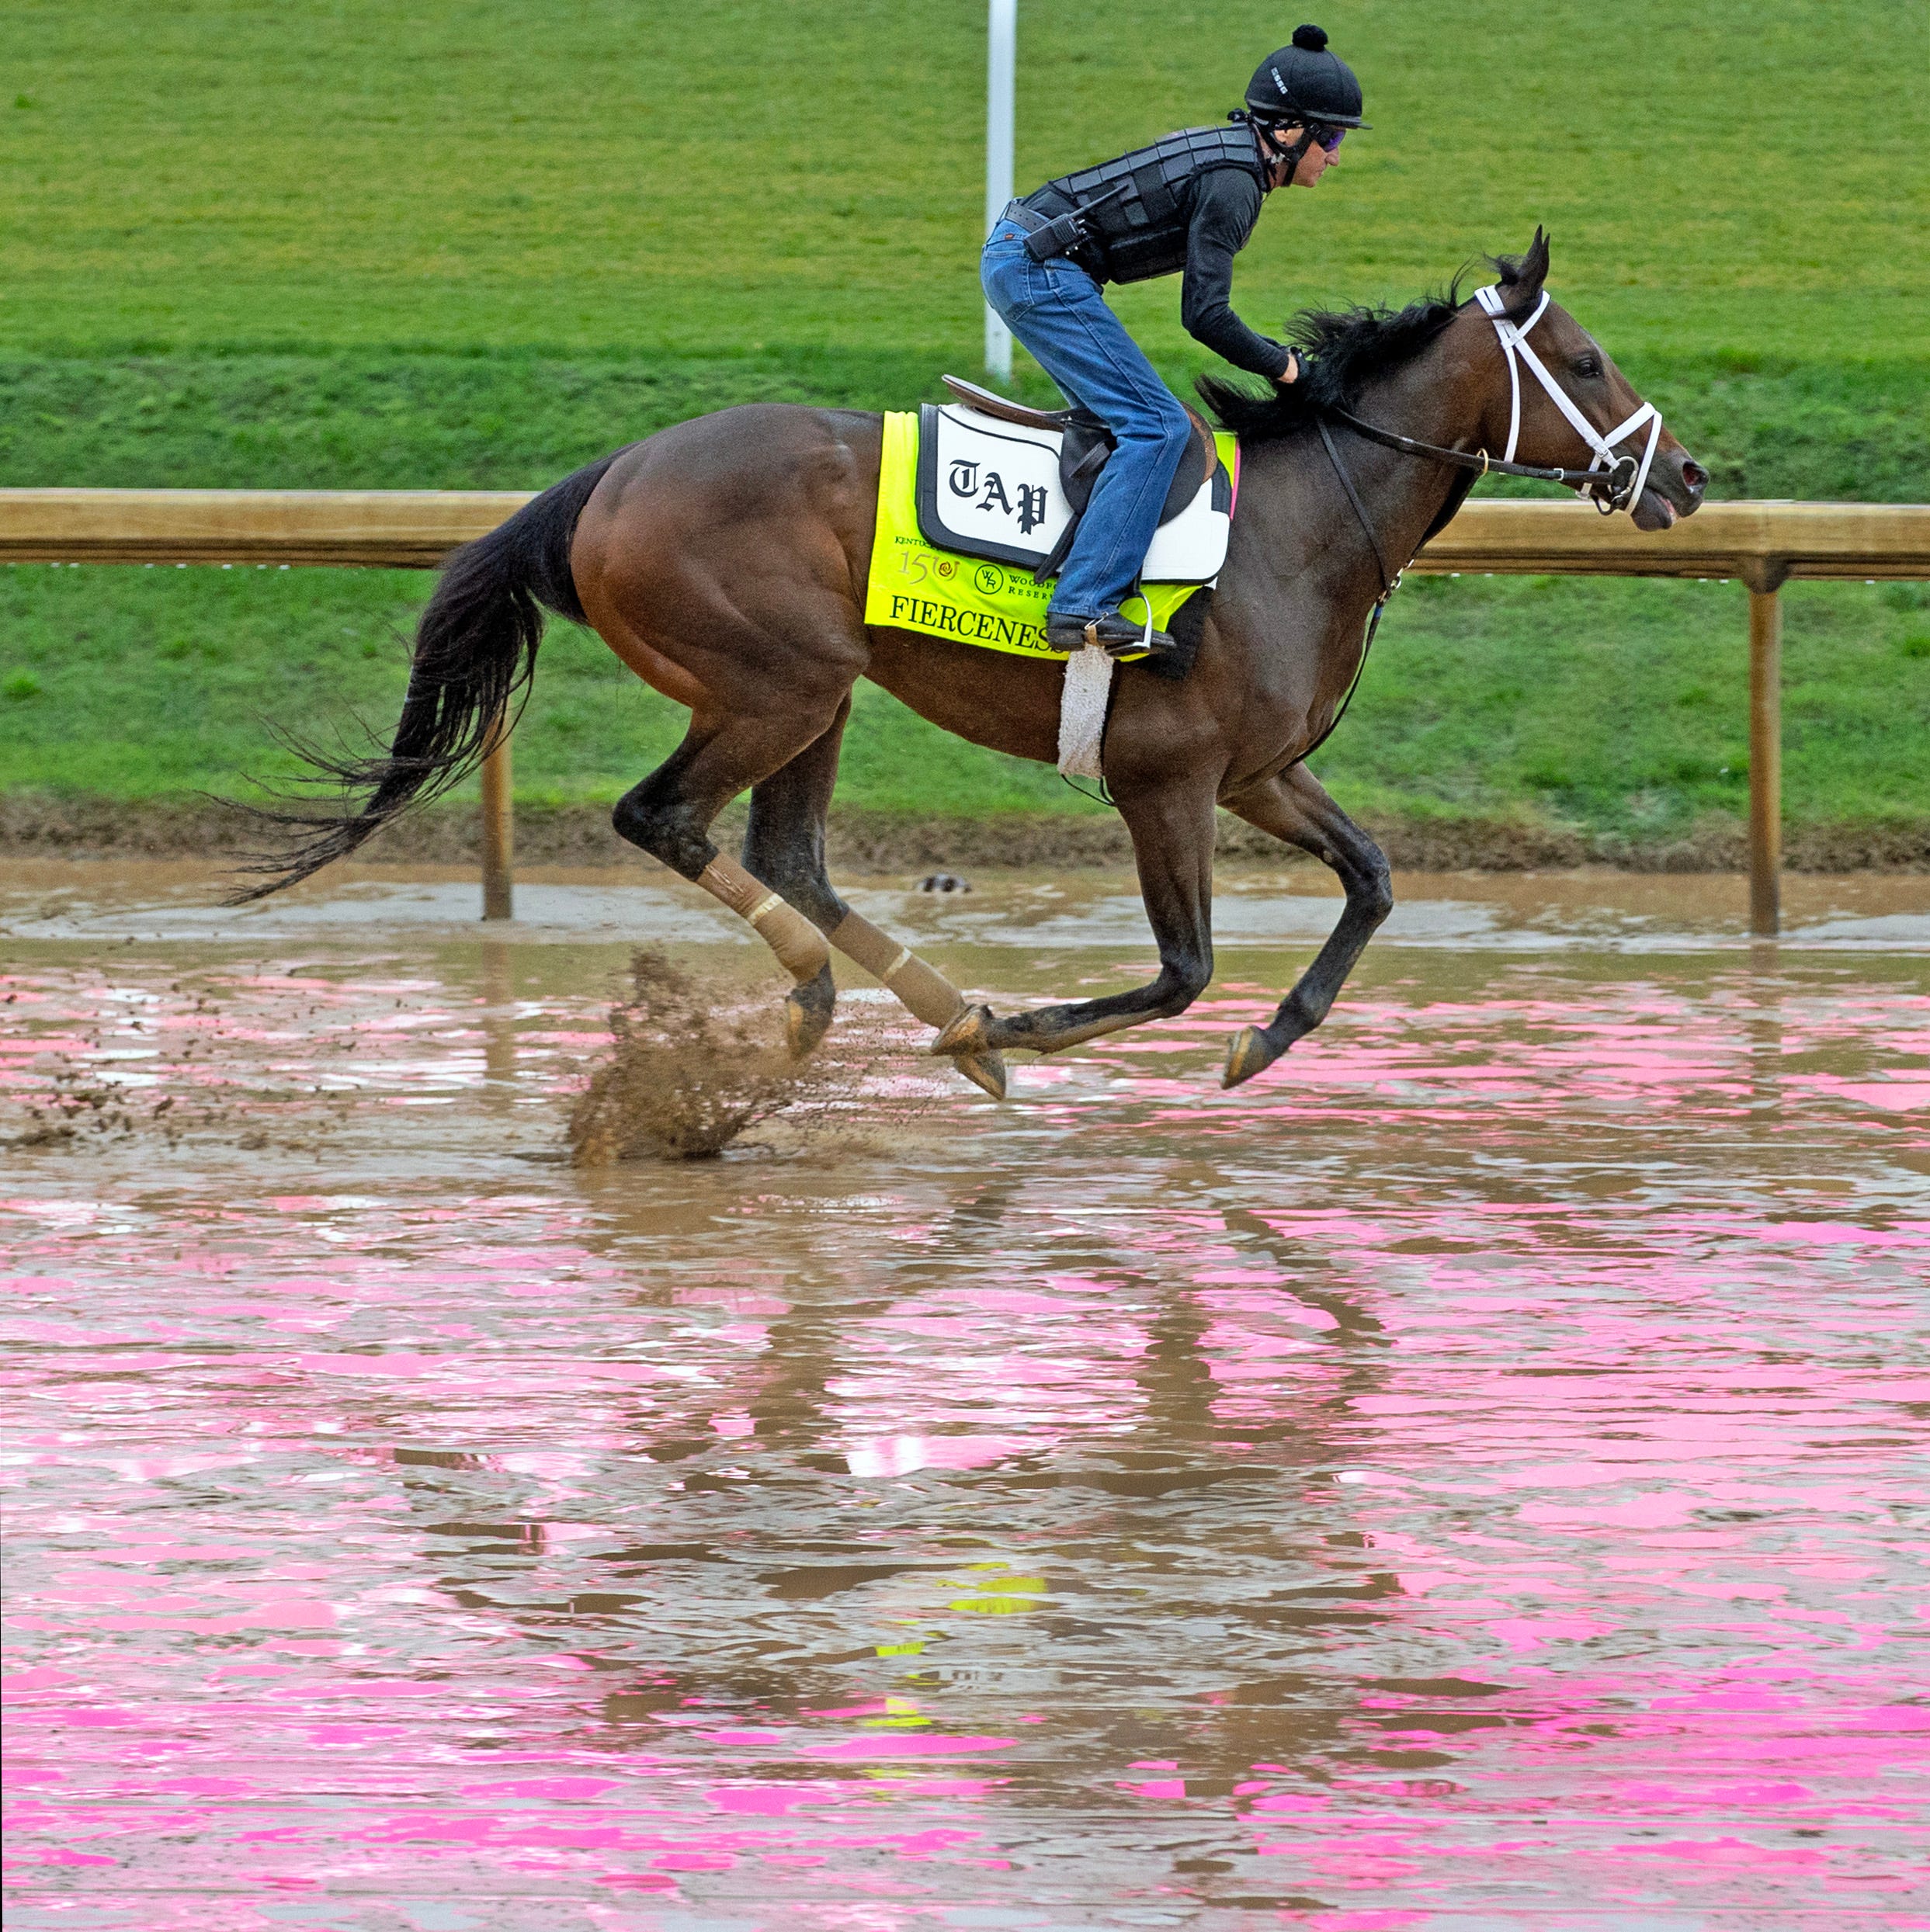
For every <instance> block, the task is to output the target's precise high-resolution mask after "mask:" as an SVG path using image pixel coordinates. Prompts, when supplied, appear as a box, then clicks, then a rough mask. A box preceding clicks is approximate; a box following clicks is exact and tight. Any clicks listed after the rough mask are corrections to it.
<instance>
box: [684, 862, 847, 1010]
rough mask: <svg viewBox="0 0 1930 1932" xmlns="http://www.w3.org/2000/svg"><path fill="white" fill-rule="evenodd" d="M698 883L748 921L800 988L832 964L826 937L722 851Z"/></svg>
mask: <svg viewBox="0 0 1930 1932" xmlns="http://www.w3.org/2000/svg"><path fill="white" fill-rule="evenodd" d="M697 883H698V884H699V886H702V887H703V889H704V890H705V891H706V892H707V893H710V896H711V897H712V898H713V899H718V900H722V901H723V902H724V904H725V905H727V906H728V907H730V908H731V911H733V912H734V913H735V914H737V915H738V917H739V918H740V919H742V920H745V921H748V923H749V924H750V925H751V927H752V929H753V930H754V931H755V932H756V934H757V936H758V938H760V939H762V941H763V942H764V943H765V945H767V946H769V948H770V949H771V950H772V952H775V953H776V955H777V959H778V963H779V965H780V966H783V969H784V970H785V971H786V973H789V974H790V976H791V977H792V978H793V980H796V981H797V983H798V984H799V985H800V986H802V985H803V984H804V982H805V981H806V980H814V979H816V978H817V976H818V974H819V973H821V972H823V971H824V968H825V967H826V966H828V965H830V963H831V949H830V948H829V947H828V946H827V945H825V944H824V935H823V934H822V933H821V932H820V931H818V930H817V928H816V927H815V926H814V925H813V924H811V921H809V920H808V919H807V918H806V917H804V914H802V913H801V912H800V911H797V908H796V907H793V906H790V905H787V904H786V903H785V902H784V900H783V899H782V898H780V897H779V896H778V894H777V893H774V892H772V890H771V889H770V887H769V886H767V885H765V883H763V882H762V880H761V879H753V878H752V876H751V875H750V874H749V873H748V872H746V871H745V869H744V868H743V867H742V866H741V865H739V864H738V862H737V861H736V860H735V859H734V858H725V857H724V855H723V854H722V853H721V852H720V853H719V854H718V855H717V857H716V858H713V859H712V860H711V862H710V864H709V865H706V866H705V867H704V869H703V872H701V873H700V874H699V876H698V879H697ZM847 923H849V922H847Z"/></svg>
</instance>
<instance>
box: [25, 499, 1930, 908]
mask: <svg viewBox="0 0 1930 1932" xmlns="http://www.w3.org/2000/svg"><path fill="white" fill-rule="evenodd" d="M527 501H529V495H528V494H527V493H526V492H523V491H509V490H466V491H446V490H0V563H16V564H30V563H50V564H338V565H340V564H372V565H389V566H398V565H399V566H402V567H415V568H422V569H428V568H431V567H433V566H435V565H436V564H439V563H440V562H441V561H442V560H443V557H446V556H447V555H448V553H450V551H451V550H453V549H454V548H455V547H456V546H457V545H458V544H460V543H468V542H470V540H471V539H474V538H476V537H478V536H483V535H484V534H486V533H487V532H488V531H490V530H492V529H495V526H496V525H498V523H500V522H502V520H503V519H504V518H505V517H507V516H508V515H510V514H511V512H513V511H515V510H517V509H519V508H521V507H522V505H523V504H525V503H526V502H527ZM1414 568H1415V570H1417V571H1429V572H1433V573H1435V574H1442V573H1447V574H1463V575H1470V576H1471V575H1475V574H1484V573H1494V574H1512V575H1527V576H1538V575H1543V574H1558V575H1587V576H1609V577H1690V578H1740V579H1741V581H1742V582H1743V583H1744V584H1746V585H1747V586H1748V591H1749V879H1750V883H1749V907H1750V924H1751V930H1752V931H1755V932H1757V933H1758V934H1762V935H1773V934H1774V933H1775V932H1776V929H1777V927H1778V924H1779V920H1780V911H1781V907H1780V899H1781V885H1780V881H1781V872H1782V609H1781V605H1779V602H1778V600H1777V595H1776V593H1777V592H1778V591H1779V590H1780V589H1781V588H1782V585H1783V584H1784V583H1786V581H1788V580H1789V578H1793V577H1795V578H1852V579H1857V578H1860V579H1864V580H1871V579H1875V578H1926V577H1930V505H1922V504H1858V503H1711V504H1708V505H1705V506H1704V507H1703V509H1702V511H1701V512H1699V514H1698V515H1696V516H1694V517H1692V518H1690V519H1688V520H1687V521H1686V522H1682V523H1678V525H1676V526H1675V529H1672V530H1668V531H1664V532H1661V533H1659V534H1657V535H1653V536H1647V535H1644V533H1643V532H1640V531H1639V530H1637V529H1635V528H1634V527H1633V525H1631V524H1630V523H1629V522H1627V521H1626V519H1624V518H1621V517H1603V516H1599V515H1597V514H1596V513H1595V511H1594V510H1592V508H1588V506H1587V505H1582V504H1574V503H1553V502H1548V503H1543V502H1525V501H1522V502H1517V501H1494V500H1486V501H1480V502H1476V503H1470V504H1469V505H1467V507H1466V508H1463V510H1462V512H1461V513H1460V515H1459V516H1457V517H1456V519H1454V521H1453V522H1452V523H1451V524H1449V526H1448V527H1447V529H1445V530H1444V531H1442V533H1441V534H1440V536H1438V537H1436V538H1435V539H1434V541H1433V542H1432V543H1430V544H1429V545H1428V546H1427V548H1426V549H1425V550H1424V551H1422V552H1421V555H1420V557H1418V559H1417V560H1415V564H1414ZM483 831H484V862H483V893H484V917H485V918H508V917H510V915H511V911H512V884H511V859H512V850H511V840H512V835H513V824H512V812H511V806H510V793H509V740H508V737H506V736H504V737H499V738H498V740H497V741H496V743H495V745H494V747H492V749H491V752H490V754H489V757H488V759H487V761H485V763H484V767H483Z"/></svg>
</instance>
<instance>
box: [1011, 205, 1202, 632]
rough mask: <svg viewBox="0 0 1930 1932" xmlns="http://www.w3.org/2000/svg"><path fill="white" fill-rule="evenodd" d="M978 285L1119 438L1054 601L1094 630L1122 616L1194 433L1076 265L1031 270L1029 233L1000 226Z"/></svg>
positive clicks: (1061, 612) (1064, 386)
mask: <svg viewBox="0 0 1930 1932" xmlns="http://www.w3.org/2000/svg"><path fill="white" fill-rule="evenodd" d="M978 279H979V281H980V283H981V284H982V285H983V286H984V290H985V300H987V301H988V302H989V303H991V305H992V307H994V308H995V309H996V310H998V313H999V314H1001V315H1002V316H1003V317H1005V322H1006V325H1007V327H1008V328H1010V329H1011V331H1012V334H1013V335H1015V336H1017V337H1018V338H1019V341H1020V342H1022V343H1024V345H1026V348H1027V349H1029V350H1030V351H1031V352H1032V355H1033V359H1034V360H1035V361H1036V362H1037V363H1038V365H1039V366H1040V368H1041V369H1043V370H1044V371H1045V372H1046V373H1047V375H1048V376H1050V377H1051V378H1052V380H1054V382H1055V383H1057V384H1058V386H1059V387H1060V390H1063V391H1064V394H1065V395H1066V397H1067V399H1068V400H1069V401H1072V402H1074V403H1076V404H1078V405H1079V406H1080V407H1081V408H1084V409H1086V410H1088V411H1091V412H1092V414H1094V415H1095V416H1096V417H1098V418H1099V420H1100V421H1102V423H1104V424H1105V425H1106V428H1109V430H1111V431H1112V432H1113V435H1114V436H1115V437H1116V438H1117V439H1118V444H1119V446H1118V447H1117V448H1116V449H1115V450H1114V451H1113V454H1112V456H1111V457H1110V458H1109V460H1108V461H1107V463H1106V467H1105V468H1104V469H1103V470H1101V471H1100V472H1099V482H1098V484H1096V485H1095V487H1094V489H1093V491H1092V501H1091V502H1090V503H1089V504H1088V505H1087V506H1086V512H1085V517H1084V519H1082V520H1081V522H1080V525H1079V528H1078V534H1077V535H1076V536H1074V538H1073V540H1072V548H1071V551H1070V552H1069V553H1067V557H1066V560H1065V567H1064V570H1062V571H1060V574H1059V581H1058V584H1057V587H1056V588H1054V591H1053V593H1052V608H1051V610H1050V613H1049V614H1050V616H1053V617H1069V618H1075V619H1078V621H1079V622H1080V623H1089V622H1090V621H1091V620H1092V619H1094V618H1095V617H1103V616H1105V615H1106V613H1107V612H1109V611H1113V610H1116V609H1118V608H1119V605H1120V604H1121V602H1123V600H1124V599H1125V598H1126V596H1127V595H1128V594H1129V593H1130V591H1131V590H1132V588H1133V581H1134V580H1135V579H1136V578H1137V577H1138V575H1139V570H1140V565H1141V564H1143V563H1144V562H1145V560H1146V552H1147V549H1148V547H1149V546H1151V543H1152V540H1153V532H1154V531H1155V530H1157V529H1158V528H1159V513H1160V511H1161V508H1164V507H1165V501H1166V492H1167V491H1168V490H1170V489H1171V488H1172V485H1173V477H1174V475H1175V473H1176V472H1177V471H1178V468H1179V460H1180V458H1181V457H1182V456H1184V455H1185V452H1186V439H1187V438H1188V436H1189V435H1191V434H1192V425H1191V424H1190V423H1189V421H1188V420H1187V416H1186V412H1185V410H1184V409H1182V408H1181V407H1180V405H1179V403H1178V400H1177V399H1176V398H1175V397H1174V395H1173V393H1172V390H1169V389H1168V387H1166V385H1165V383H1162V382H1161V380H1159V376H1158V373H1157V372H1156V371H1155V370H1154V367H1153V366H1152V364H1151V362H1148V361H1147V359H1146V357H1145V356H1144V353H1143V352H1142V351H1141V350H1140V346H1139V345H1138V344H1137V342H1134V341H1133V338H1132V337H1131V336H1130V335H1127V334H1126V326H1125V324H1123V322H1121V321H1120V320H1119V317H1117V316H1116V315H1115V314H1113V311H1112V310H1110V309H1109V308H1108V307H1106V298H1105V297H1103V296H1102V295H1101V294H1100V293H1099V284H1098V283H1096V282H1095V281H1094V280H1093V279H1092V276H1089V275H1088V274H1087V273H1086V272H1085V269H1082V268H1081V267H1079V266H1078V264H1077V263H1076V262H1068V261H1067V259H1066V258H1064V256H1063V255H1061V256H1059V257H1058V258H1057V259H1055V260H1054V261H1050V262H1036V261H1034V260H1033V258H1032V257H1031V255H1029V254H1027V253H1026V238H1025V231H1024V230H1023V229H1022V228H1021V227H1019V224H1017V223H1016V222H1012V221H1001V222H1000V223H999V224H998V227H995V228H994V229H993V230H992V232H991V240H990V241H988V242H987V243H986V244H985V252H984V255H983V256H982V257H981V260H980V263H979V271H978Z"/></svg>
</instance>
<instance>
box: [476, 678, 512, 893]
mask: <svg viewBox="0 0 1930 1932" xmlns="http://www.w3.org/2000/svg"><path fill="white" fill-rule="evenodd" d="M515 810H516V808H515V799H514V797H513V796H512V791H511V785H510V768H509V723H508V720H506V719H505V718H502V717H501V716H498V719H497V720H496V722H495V725H494V726H493V727H491V736H490V741H489V749H488V751H486V752H484V754H483V761H482V889H483V912H482V916H483V917H484V918H485V919H513V918H515V916H516V895H515V874H514V872H513V870H512V867H513V865H514V863H515V851H516V819H515Z"/></svg>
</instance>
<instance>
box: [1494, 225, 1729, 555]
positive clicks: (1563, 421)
mask: <svg viewBox="0 0 1930 1932" xmlns="http://www.w3.org/2000/svg"><path fill="white" fill-rule="evenodd" d="M1547 278H1548V238H1547V237H1546V235H1545V234H1543V233H1542V231H1540V230H1539V228H1537V229H1536V231H1535V240H1534V245H1533V247H1532V248H1529V251H1528V252H1527V253H1526V255H1523V256H1522V258H1520V260H1519V262H1506V263H1504V264H1502V265H1501V280H1500V282H1499V283H1497V284H1496V285H1495V286H1494V287H1493V288H1491V289H1482V290H1478V291H1477V297H1476V300H1475V302H1474V304H1470V307H1469V308H1468V310H1467V312H1466V313H1465V314H1464V316H1463V318H1462V319H1461V321H1460V324H1459V326H1460V328H1463V329H1466V330H1467V331H1470V334H1471V333H1472V332H1473V331H1480V332H1481V333H1482V334H1484V335H1486V337H1487V342H1486V345H1485V356H1486V357H1492V358H1494V362H1493V364H1492V367H1493V370H1494V401H1493V402H1492V404H1491V406H1490V408H1489V411H1488V413H1487V416H1486V418H1484V421H1483V424H1482V433H1483V437H1484V441H1485V442H1486V443H1487V447H1488V449H1490V451H1491V453H1493V454H1494V455H1497V456H1500V457H1501V460H1503V461H1504V462H1521V463H1536V464H1545V465H1546V466H1547V467H1550V468H1566V469H1581V468H1586V467H1588V466H1590V465H1591V464H1592V465H1593V466H1594V467H1595V469H1597V470H1599V471H1600V472H1601V473H1602V485H1601V487H1598V488H1585V490H1584V494H1587V495H1591V496H1593V497H1594V498H1595V499H1596V501H1597V502H1598V504H1599V505H1602V507H1603V508H1616V509H1626V510H1627V511H1628V512H1629V514H1630V516H1631V517H1632V518H1633V520H1634V523H1635V526H1636V528H1637V529H1640V530H1666V529H1668V527H1669V526H1670V525H1671V524H1672V523H1674V522H1675V519H1677V518H1678V516H1691V515H1694V513H1695V512H1696V509H1697V508H1699V506H1700V505H1701V503H1702V500H1703V491H1704V489H1705V488H1706V487H1707V486H1708V483H1709V472H1708V471H1707V470H1705V469H1704V468H1703V467H1702V465H1701V464H1700V463H1697V462H1696V461H1695V460H1694V459H1693V458H1692V457H1691V456H1690V455H1689V452H1688V451H1687V450H1686V449H1684V448H1683V447H1682V445H1681V444H1680V443H1679V442H1677V441H1676V440H1675V438H1674V437H1673V436H1672V435H1670V434H1669V432H1668V430H1667V429H1665V428H1663V426H1662V421H1661V417H1660V416H1659V415H1658V414H1656V412H1655V411H1654V410H1653V409H1652V408H1651V407H1650V406H1649V405H1648V404H1646V403H1645V402H1644V401H1643V400H1642V398H1641V397H1640V396H1638V395H1637V394H1636V393H1635V391H1634V390H1633V388H1632V387H1630V383H1629V380H1628V378H1627V377H1626V376H1624V375H1623V373H1622V372H1621V370H1620V369H1617V368H1616V366H1615V363H1614V361H1613V359H1612V358H1611V357H1610V356H1609V354H1608V352H1606V351H1605V349H1603V348H1602V345H1601V344H1600V343H1598V342H1597V341H1596V340H1595V338H1594V337H1593V336H1592V335H1590V334H1589V333H1588V331H1587V330H1586V329H1585V328H1583V327H1582V326H1581V324H1580V323H1579V322H1578V321H1576V320H1575V319H1574V317H1573V316H1572V315H1571V314H1569V313H1568V311H1567V310H1566V309H1564V308H1563V307H1561V306H1560V304H1558V303H1557V302H1556V301H1554V300H1553V299H1552V298H1551V297H1550V296H1549V295H1548V293H1546V290H1545V289H1544V287H1543V283H1545V282H1546V280H1547ZM1474 355H1475V356H1477V358H1480V359H1482V361H1483V362H1485V357H1484V356H1483V351H1482V349H1475V350H1474Z"/></svg>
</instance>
